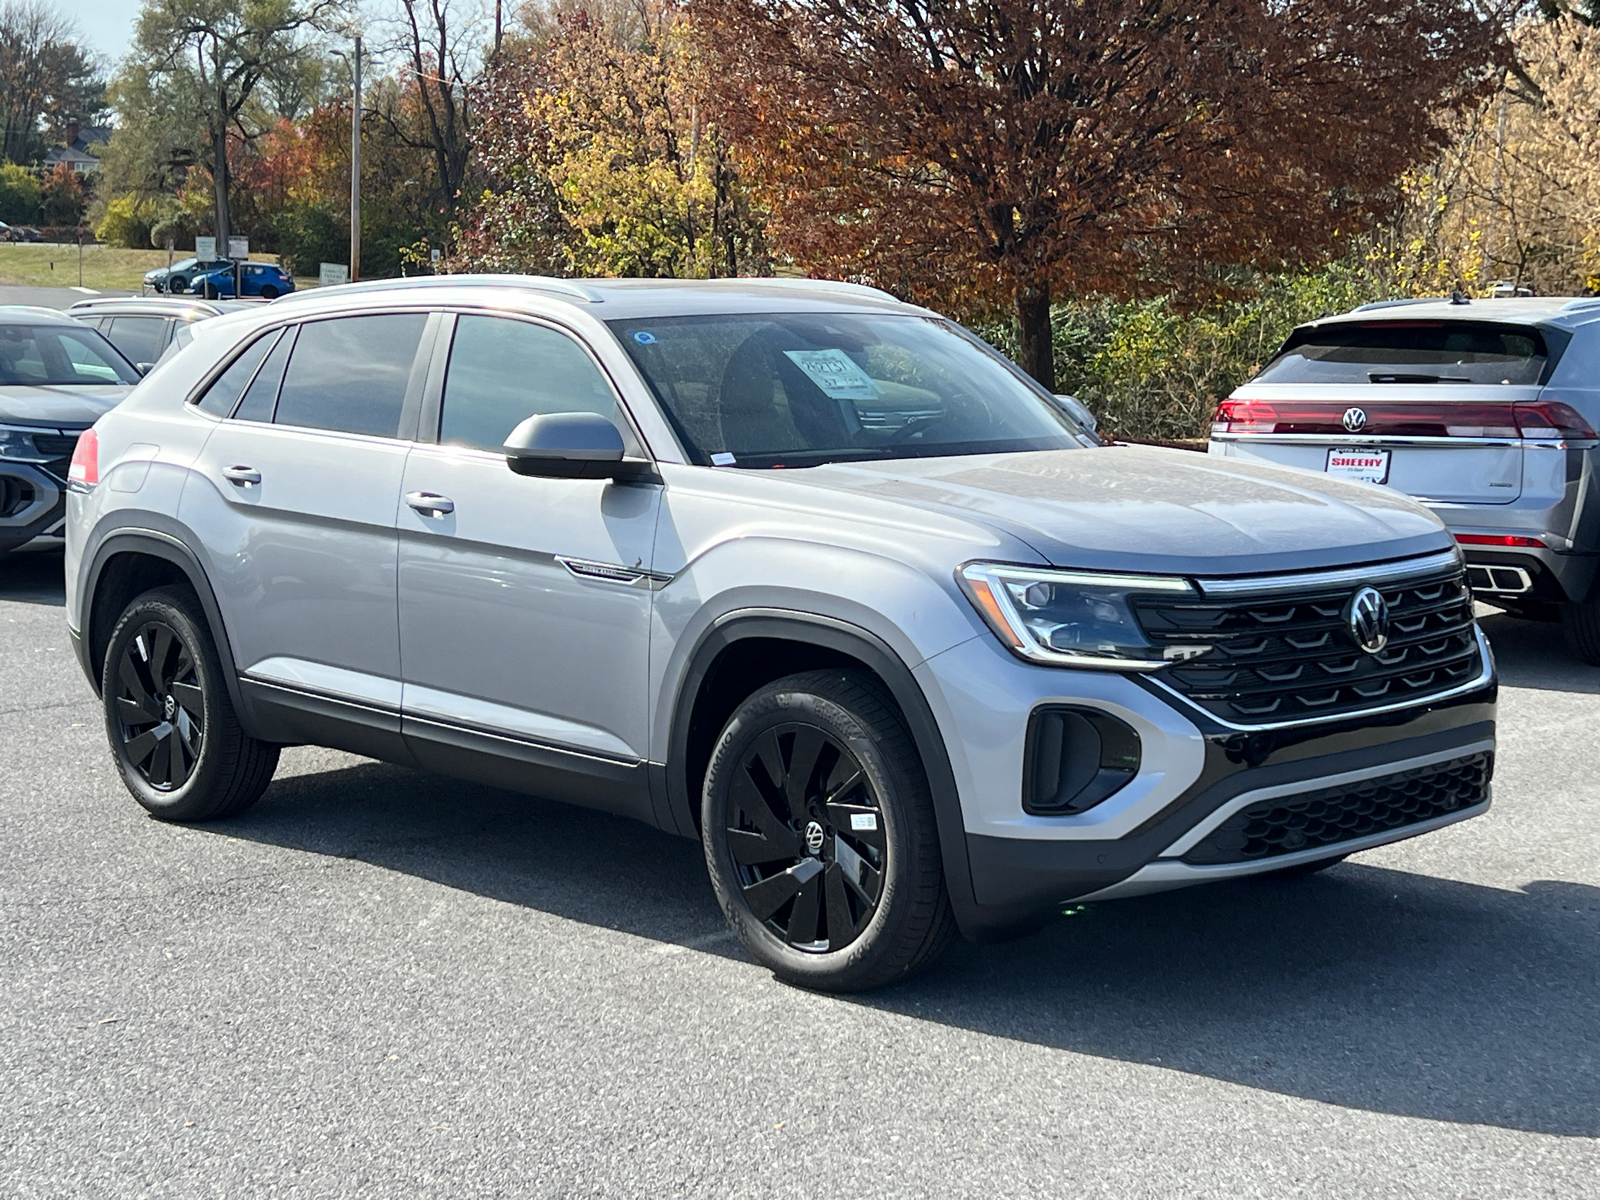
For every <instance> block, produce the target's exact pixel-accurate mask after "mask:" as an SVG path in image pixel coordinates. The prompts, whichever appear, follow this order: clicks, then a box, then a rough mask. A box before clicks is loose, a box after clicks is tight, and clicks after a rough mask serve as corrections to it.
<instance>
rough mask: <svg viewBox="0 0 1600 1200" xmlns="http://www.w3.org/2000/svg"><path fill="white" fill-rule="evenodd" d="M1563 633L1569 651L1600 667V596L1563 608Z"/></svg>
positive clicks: (1592, 596)
mask: <svg viewBox="0 0 1600 1200" xmlns="http://www.w3.org/2000/svg"><path fill="white" fill-rule="evenodd" d="M1561 632H1562V634H1563V635H1564V636H1565V637H1566V639H1567V649H1568V650H1571V651H1572V653H1573V654H1575V655H1576V656H1577V657H1578V658H1580V659H1582V660H1583V661H1584V662H1586V663H1588V664H1589V665H1590V666H1591V667H1600V596H1597V595H1596V594H1595V593H1594V592H1591V593H1590V594H1589V598H1588V599H1587V600H1580V601H1577V602H1576V603H1570V604H1563V605H1562V606H1561Z"/></svg>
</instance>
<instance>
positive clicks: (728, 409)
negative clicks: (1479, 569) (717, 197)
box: [67, 277, 1495, 989]
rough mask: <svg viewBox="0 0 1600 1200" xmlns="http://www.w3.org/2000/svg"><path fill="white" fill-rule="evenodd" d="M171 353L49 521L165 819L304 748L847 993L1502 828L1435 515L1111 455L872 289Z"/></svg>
mask: <svg viewBox="0 0 1600 1200" xmlns="http://www.w3.org/2000/svg"><path fill="white" fill-rule="evenodd" d="M193 329H194V338H193V341H192V342H191V344H190V345H189V346H188V347H187V348H186V349H184V350H183V351H181V352H180V353H178V354H176V355H174V356H172V357H171V358H169V359H168V360H167V361H166V362H165V363H163V364H161V365H159V366H158V367H157V368H156V370H155V371H154V372H152V373H151V375H150V376H149V377H147V378H146V379H145V381H144V382H143V383H142V384H141V385H140V387H139V388H138V389H137V390H136V391H135V392H134V394H133V395H132V397H130V398H129V399H128V400H127V401H126V402H125V403H124V404H123V405H122V406H121V407H120V408H118V409H116V410H115V411H114V412H112V413H110V414H108V415H107V416H105V417H103V418H102V419H101V420H100V421H99V423H98V424H97V425H96V426H95V429H94V430H93V431H92V432H91V433H90V434H89V435H87V436H86V437H85V438H84V439H83V440H82V441H81V442H80V443H79V446H78V453H77V455H76V457H75V459H74V464H73V484H72V486H73V495H72V496H71V498H70V506H71V519H70V526H69V537H68V556H67V577H68V580H69V592H70V599H69V622H70V625H71V629H72V638H73V641H74V643H75V644H76V646H77V648H78V654H79V656H80V658H81V660H82V663H83V667H84V669H85V671H86V672H87V673H88V676H89V678H90V679H91V680H92V681H93V683H94V685H95V687H96V688H97V689H98V690H99V692H100V694H101V696H102V697H103V699H104V706H105V720H106V731H107V734H108V735H109V738H110V743H111V749H112V753H113V754H114V756H115V761H116V763H117V766H118V768H119V769H120V771H121V774H122V777H123V779H124V780H125V781H126V783H127V786H128V788H129V790H130V791H131V792H132V793H133V795H134V797H135V798H136V799H137V800H138V801H139V803H141V804H143V805H144V806H145V807H146V808H147V809H148V810H149V811H150V812H151V813H153V814H155V815H156V816H158V817H161V818H164V819H168V820H175V821H199V820H204V819H207V818H215V817H227V816H234V815H235V814H238V813H240V812H241V810H243V809H245V808H247V807H248V806H249V805H250V804H252V803H253V802H254V801H255V800H256V799H257V797H259V796H260V795H261V794H262V792H263V790H264V789H265V788H266V787H267V785H268V783H269V781H270V780H271V778H272V773H273V769H274V766H275V764H276V762H277V759H278V753H279V748H280V747H282V746H286V745H293V744H296V743H314V744H317V745H322V746H331V747H338V748H342V749H344V750H348V751H352V752H354V753H357V754H362V755H369V756H372V757H375V758H380V759H386V760H388V761H390V762H395V763H402V764H407V765H409V766H412V767H418V768H422V769H425V770H430V771H435V772H442V773H446V774H451V775H456V776H460V777H462V778H467V779H472V780H479V781H482V782H485V783H489V784H494V785H498V786H501V787H505V788H512V789H519V790H522V791H524V792H528V793H532V794H535V795H539V796H543V797H547V798H553V799H560V800H566V801H572V802H575V803H578V804H583V805H590V806H593V807H595V808H598V809H603V810H606V811H608V812H611V813H617V814H623V815H626V816H629V817H635V818H637V819H639V820H641V821H644V822H647V823H649V824H651V825H654V826H657V827H659V828H661V829H664V830H667V831H669V832H672V833H676V834H680V835H682V836H685V837H691V838H697V839H699V840H700V841H701V843H702V845H703V847H704V851H705V859H706V864H707V867H708V869H709V872H710V876H711V882H712V884H713V887H714V890H715V893H716V896H717V899H718V900H719V902H720V903H721V906H722V908H723V911H724V912H725V913H726V914H727V918H728V920H729V922H730V923H731V925H732V927H733V929H734V930H735V931H736V932H737V934H738V935H739V937H740V938H741V939H742V940H743V942H744V945H745V946H746V947H748V949H749V951H750V953H751V954H752V955H754V956H755V958H757V959H758V960H759V961H760V962H762V963H764V964H766V965H767V966H768V967H770V968H771V969H772V970H773V971H775V972H776V973H777V974H778V975H780V976H781V977H783V978H785V979H788V980H792V981H797V982H799V983H801V984H804V985H807V986H812V987H819V988H828V989H853V988H864V987H869V986H873V985H876V984H881V983H884V982H885V981H888V980H891V979H894V978H896V977H898V976H901V975H903V974H905V973H906V972H908V971H910V970H912V969H914V968H916V967H917V966H918V965H920V964H922V963H924V962H926V961H928V960H930V959H931V958H932V957H933V956H934V955H935V954H937V953H938V951H939V950H940V949H941V948H942V947H943V946H944V945H945V943H946V942H947V941H948V940H949V939H950V938H951V937H952V936H953V935H954V934H955V933H956V932H957V931H958V930H959V931H962V932H964V933H966V934H967V935H969V936H972V937H980V936H983V935H985V934H987V933H989V932H992V931H996V930H1003V929H1006V928H1009V927H1015V926H1016V925H1018V924H1026V923H1027V922H1029V921H1033V920H1037V919H1039V917H1040V915H1041V914H1047V913H1049V912H1050V910H1051V909H1052V908H1053V907H1054V906H1056V905H1059V904H1060V903H1062V902H1064V901H1071V900H1078V899H1083V898H1088V897H1095V898H1110V897H1116V896H1127V895H1135V894H1138V893H1142V892H1149V891H1152V890H1158V889H1163V888H1172V887H1181V886H1184V885H1187V884H1195V883H1203V882H1206V881H1210V880H1218V879H1230V878H1233V877H1236V876H1245V875H1263V874H1278V875H1281V874H1283V873H1285V872H1288V873H1304V872H1308V871H1313V870H1319V869H1321V868H1322V867H1325V866H1328V865H1331V864H1332V863H1334V862H1337V861H1338V860H1339V859H1341V858H1343V857H1344V856H1345V855H1347V854H1350V853H1352V852H1353V851H1357V850H1362V849H1365V848H1367V847H1370V846H1376V845H1380V844H1382V843H1385V842H1390V841H1394V840H1396V839H1399V838H1404V837H1408V836H1410V835H1413V834H1419V833H1424V832H1427V831H1430V830H1435V829H1439V828H1440V827H1441V826H1445V825H1448V824H1450V823H1452V822H1455V821H1460V820H1462V819H1463V818H1466V817H1471V816H1474V815H1476V814H1478V813H1481V812H1483V811H1484V810H1485V808H1486V807H1487V805H1488V804H1489V781H1490V774H1491V768H1492V764H1493V754H1494V744H1495V743H1494V730H1495V724H1494V722H1495V716H1494V712H1495V677H1494V670H1493V666H1492V663H1491V660H1490V657H1489V652H1488V649H1487V646H1486V643H1485V642H1484V639H1483V638H1482V636H1481V635H1480V633H1479V631H1478V629H1477V627H1476V626H1475V624H1474V622H1473V614H1472V604H1471V597H1470V594H1469V592H1468V590H1467V586H1466V582H1465V574H1464V567H1463V563H1462V560H1461V557H1460V554H1459V551H1458V550H1457V547H1456V545H1455V543H1454V541H1452V539H1451V537H1450V535H1449V533H1448V532H1447V531H1446V530H1445V529H1444V527H1443V526H1442V525H1441V524H1440V523H1439V521H1438V520H1437V519H1436V518H1435V517H1434V516H1433V515H1432V514H1430V513H1429V512H1428V511H1427V510H1426V509H1425V508H1423V507H1421V506H1419V505H1417V504H1416V503H1414V502H1413V501H1411V500H1410V499H1408V498H1406V497H1405V496H1402V495H1400V494H1398V493H1394V492H1387V491H1382V490H1379V489H1375V488H1371V487H1367V486H1365V485H1362V484H1357V483H1351V482H1347V481H1345V480H1343V479H1338V478H1332V477H1328V478H1317V477H1313V476H1310V475H1307V474H1306V473H1304V472H1301V471H1294V470H1287V469H1283V468H1278V467H1272V466H1261V465H1256V464H1250V463H1237V464H1235V463H1228V462H1223V461H1221V460H1217V459H1210V458H1206V457H1204V456H1201V455H1195V454H1191V453H1186V452H1182V451H1168V450H1160V449H1154V448H1140V447H1133V446H1117V445H1112V446H1103V445H1099V444H1097V443H1096V442H1095V440H1094V439H1092V438H1090V437H1089V436H1088V435H1087V434H1086V433H1085V432H1084V431H1083V430H1082V429H1081V428H1079V427H1078V426H1077V425H1075V424H1074V423H1073V421H1072V419H1071V418H1070V417H1069V416H1068V414H1067V410H1066V409H1064V408H1063V407H1061V406H1059V405H1057V404H1056V403H1055V402H1054V401H1053V400H1052V398H1051V397H1050V396H1049V395H1048V394H1046V393H1045V392H1043V391H1042V390H1041V389H1040V388H1038V387H1037V386H1036V385H1035V384H1033V383H1032V382H1031V381H1030V380H1029V379H1028V378H1027V377H1026V376H1024V375H1023V374H1022V373H1020V372H1019V371H1018V370H1017V369H1016V368H1015V367H1014V366H1013V365H1012V364H1011V363H1009V362H1007V361H1006V360H1005V359H1003V358H1001V357H1000V356H999V355H997V354H996V353H995V352H994V351H992V350H991V349H989V348H988V347H987V346H985V345H984V344H983V343H982V342H980V341H979V340H977V339H976V338H974V337H972V336H971V335H970V334H968V333H966V332H964V331H963V330H962V329H960V328H959V327H958V326H956V325H954V324H952V323H950V322H949V321H946V320H944V319H942V318H940V317H939V316H937V315H935V314H934V313H932V312H929V311H927V310H925V309H920V308H913V307H910V306H908V305H905V304H901V303H898V302H896V301H895V300H894V299H892V298H891V297H889V296H888V295H886V294H884V293H881V292H877V291H875V290H872V289H869V288H864V287H852V286H849V285H843V284H826V283H820V282H808V281H803V280H782V281H779V280H748V281H744V280H741V281H722V282H708V283H685V282H662V281H634V280H607V281H596V282H585V283H579V282H570V281H558V280H541V279H536V278H519V277H501V278H474V277H454V278H450V277H440V278H435V279H430V280H421V281H394V282H390V283H374V284H356V285H349V286H346V287H335V288H325V289H318V290H317V291H316V292H314V293H301V294H299V295H297V296H294V297H289V298H287V299H284V300H279V301H277V302H275V303H274V304H272V305H271V306H270V307H267V308H263V309H260V310H258V311H254V312H249V313H233V314H229V315H226V316H222V317H218V318H215V319H213V320H210V321H206V322H202V323H201V324H199V325H196V326H194V327H193ZM602 829H603V826H596V830H597V832H598V831H600V830H602Z"/></svg>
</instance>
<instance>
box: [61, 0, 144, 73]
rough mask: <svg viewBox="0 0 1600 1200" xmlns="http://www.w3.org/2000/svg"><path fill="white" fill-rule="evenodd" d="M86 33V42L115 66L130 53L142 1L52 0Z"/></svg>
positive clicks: (84, 34)
mask: <svg viewBox="0 0 1600 1200" xmlns="http://www.w3.org/2000/svg"><path fill="white" fill-rule="evenodd" d="M52 4H53V6H54V7H55V8H56V9H57V11H59V12H63V13H65V14H66V15H67V16H69V17H71V18H72V19H73V20H74V21H76V22H77V23H78V28H79V29H81V30H83V36H84V40H85V41H87V42H88V43H89V45H90V46H92V47H93V48H94V49H95V50H98V51H99V52H100V53H101V54H103V55H105V56H106V58H107V59H109V60H111V61H112V62H113V63H114V62H115V61H116V60H117V59H119V58H121V57H122V56H123V55H124V54H126V53H127V52H128V43H129V42H130V41H132V40H133V19H134V18H135V17H136V16H138V15H139V0H52Z"/></svg>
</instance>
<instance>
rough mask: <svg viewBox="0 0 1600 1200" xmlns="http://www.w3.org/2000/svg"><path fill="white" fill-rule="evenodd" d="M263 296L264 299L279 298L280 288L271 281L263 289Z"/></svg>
mask: <svg viewBox="0 0 1600 1200" xmlns="http://www.w3.org/2000/svg"><path fill="white" fill-rule="evenodd" d="M261 298H262V299H263V300H276V299H277V298H278V289H277V288H275V287H273V286H272V285H271V284H270V283H269V284H266V285H264V286H263V287H262V289H261Z"/></svg>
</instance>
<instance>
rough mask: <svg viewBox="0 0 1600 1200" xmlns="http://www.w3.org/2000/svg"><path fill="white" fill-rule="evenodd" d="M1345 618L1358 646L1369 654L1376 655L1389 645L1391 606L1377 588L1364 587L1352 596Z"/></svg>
mask: <svg viewBox="0 0 1600 1200" xmlns="http://www.w3.org/2000/svg"><path fill="white" fill-rule="evenodd" d="M1344 616H1345V620H1346V621H1348V622H1349V623H1350V635H1351V636H1352V637H1354V638H1355V640H1356V645H1358V646H1360V647H1361V648H1362V649H1363V650H1365V651H1366V652H1367V653H1368V654H1376V653H1377V652H1378V651H1379V650H1382V649H1383V648H1384V647H1385V646H1387V645H1388V644H1389V605H1388V603H1387V602H1386V601H1385V600H1384V598H1383V593H1382V592H1380V591H1379V590H1378V589H1377V588H1374V587H1364V588H1362V589H1360V590H1359V591H1358V592H1356V594H1355V595H1354V596H1351V597H1350V607H1349V608H1347V609H1345V614H1344Z"/></svg>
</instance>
